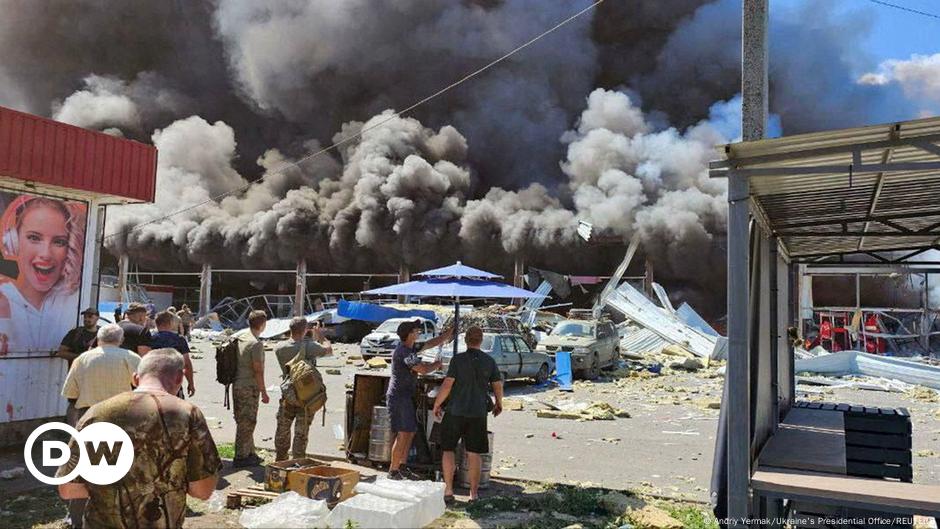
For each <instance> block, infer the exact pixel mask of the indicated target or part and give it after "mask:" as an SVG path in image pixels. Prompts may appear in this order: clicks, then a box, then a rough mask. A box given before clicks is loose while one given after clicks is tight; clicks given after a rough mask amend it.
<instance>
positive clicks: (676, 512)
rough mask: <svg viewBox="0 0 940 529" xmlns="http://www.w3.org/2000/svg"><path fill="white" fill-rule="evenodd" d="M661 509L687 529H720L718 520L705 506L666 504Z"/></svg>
mask: <svg viewBox="0 0 940 529" xmlns="http://www.w3.org/2000/svg"><path fill="white" fill-rule="evenodd" d="M660 507H661V508H662V509H663V510H664V511H666V512H668V513H669V514H670V516H672V517H673V518H675V519H676V520H679V521H680V522H682V526H683V527H686V528H687V529H718V520H716V519H715V516H714V515H713V514H712V513H711V512H710V511H709V510H708V509H707V508H706V507H704V506H701V505H674V504H673V505H670V504H665V505H661V506H660Z"/></svg>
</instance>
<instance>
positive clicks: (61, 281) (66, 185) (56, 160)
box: [0, 107, 157, 445]
mask: <svg viewBox="0 0 940 529" xmlns="http://www.w3.org/2000/svg"><path fill="white" fill-rule="evenodd" d="M156 163H157V150H156V148H155V147H153V146H152V145H145V144H142V143H139V142H136V141H131V140H126V139H123V138H117V137H114V136H111V135H108V134H103V133H100V132H95V131H91V130H86V129H82V128H79V127H74V126H72V125H67V124H64V123H59V122H56V121H52V120H49V119H45V118H41V117H39V116H33V115H30V114H25V113H23V112H17V111H15V110H11V109H8V108H3V107H0V212H2V213H0V230H2V231H3V233H2V241H3V242H2V260H0V297H2V298H3V300H4V301H5V302H6V304H7V305H9V307H10V314H9V315H8V317H5V318H0V403H2V406H3V413H2V414H0V444H2V445H13V444H18V443H22V442H23V440H24V439H25V437H26V435H28V434H29V432H31V431H32V430H33V429H34V428H35V427H36V426H37V425H38V424H40V423H43V422H46V421H48V420H49V419H51V418H56V417H61V416H64V415H65V408H66V401H65V399H63V398H62V397H61V396H60V391H61V387H62V381H63V380H64V378H65V374H66V369H67V362H66V361H65V360H63V359H60V358H57V357H55V356H54V354H55V352H56V351H57V350H58V346H59V343H60V341H61V340H62V337H63V336H64V335H65V333H66V332H68V331H69V330H70V329H71V328H73V327H75V326H76V325H77V324H78V322H79V320H80V316H79V312H80V311H81V310H82V309H83V308H85V307H88V306H92V307H94V306H96V305H97V302H98V283H99V257H100V251H101V246H102V244H101V243H102V238H103V236H104V234H103V229H104V222H105V207H106V206H107V205H112V204H129V203H139V202H152V201H153V198H154V192H155V189H156Z"/></svg>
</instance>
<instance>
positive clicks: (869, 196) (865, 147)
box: [712, 118, 940, 257]
mask: <svg viewBox="0 0 940 529" xmlns="http://www.w3.org/2000/svg"><path fill="white" fill-rule="evenodd" d="M938 142H940V118H926V119H918V120H911V121H904V122H899V123H888V124H882V125H872V126H867V127H858V128H852V129H843V130H834V131H825V132H815V133H811V134H799V135H795V136H789V137H783V138H776V139H769V140H760V141H752V142H742V143H736V144H731V145H726V146H722V147H721V149H722V151H723V152H724V153H725V154H726V156H727V159H726V160H722V161H720V162H714V163H713V164H712V168H713V169H714V170H716V171H721V170H723V168H733V169H741V170H760V169H764V170H773V173H774V174H772V175H766V174H765V175H752V176H750V177H749V178H748V181H749V183H750V193H751V198H752V200H753V202H754V204H755V205H756V207H757V209H758V210H759V211H760V212H761V214H762V215H763V216H764V218H765V219H766V221H767V223H768V224H769V226H768V228H769V229H770V230H771V231H773V232H774V233H775V234H777V235H779V236H780V237H781V241H782V242H783V244H784V246H785V247H786V249H787V252H788V253H789V255H790V256H791V257H798V256H816V255H830V254H836V253H853V252H858V251H874V250H895V249H903V248H924V247H931V246H933V245H934V244H935V243H936V241H937V240H938V237H937V235H936V226H937V225H938V224H940V206H938V204H940V170H936V169H927V170H921V169H918V170H916V171H911V170H890V171H883V172H878V171H877V170H876V168H877V167H878V166H880V165H881V164H883V163H885V162H886V161H887V162H888V163H891V164H901V163H919V162H940V156H937V154H936V153H935V152H929V149H923V148H920V147H918V146H917V145H916V144H917V143H922V144H933V145H934V149H936V146H937V144H938ZM928 147H929V145H928ZM853 151H858V152H859V154H860V158H861V160H860V161H861V166H869V167H868V168H866V172H860V170H859V169H853V170H852V172H851V173H850V171H849V167H853V168H855V167H858V166H859V165H858V164H857V163H856V162H857V161H856V160H854V159H853ZM801 167H825V169H826V170H827V171H828V170H829V169H830V167H832V168H838V169H832V171H833V172H831V173H829V172H827V173H825V174H815V173H805V172H804V173H802V174H800V173H799V172H798V171H797V170H796V168H801ZM904 169H909V167H905V168H904ZM788 170H789V171H791V172H789V173H788ZM878 219H885V220H887V221H888V222H890V223H891V224H893V225H890V224H884V223H881V222H879V221H878ZM898 227H901V228H904V229H907V230H911V231H913V232H916V231H917V230H921V229H923V230H924V231H923V232H922V233H912V234H903V235H902V232H901V231H899V230H898ZM843 233H844V234H845V235H844V236H842V235H839V234H843ZM862 233H865V234H866V235H865V236H861V234H862Z"/></svg>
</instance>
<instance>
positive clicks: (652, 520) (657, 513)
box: [629, 505, 682, 529]
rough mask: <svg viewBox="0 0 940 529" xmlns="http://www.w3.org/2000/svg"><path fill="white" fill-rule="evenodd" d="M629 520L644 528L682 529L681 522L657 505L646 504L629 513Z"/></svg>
mask: <svg viewBox="0 0 940 529" xmlns="http://www.w3.org/2000/svg"><path fill="white" fill-rule="evenodd" d="M629 518H630V521H632V522H633V524H634V525H636V526H637V527H639V528H644V529H682V522H680V521H679V520H676V519H675V518H673V517H672V516H670V515H669V513H667V512H666V511H664V510H662V509H660V508H659V507H654V506H652V505H647V506H646V507H643V508H642V509H640V510H634V511H632V512H631V513H630V514H629Z"/></svg>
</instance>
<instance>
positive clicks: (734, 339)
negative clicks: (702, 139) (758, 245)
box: [722, 0, 769, 527]
mask: <svg viewBox="0 0 940 529" xmlns="http://www.w3.org/2000/svg"><path fill="white" fill-rule="evenodd" d="M767 23H768V0H744V3H743V13H742V17H741V97H742V100H741V135H742V138H743V139H744V141H753V140H760V139H763V138H764V136H766V133H767V106H768V95H767V94H768V86H769V83H768V81H767ZM728 180H729V182H728V184H729V185H728V187H729V189H728V365H727V371H726V373H727V375H726V377H725V384H726V385H728V393H727V394H728V402H727V403H723V404H722V406H724V405H725V404H727V406H728V408H727V410H728V413H727V420H728V423H727V424H726V425H725V426H726V427H727V436H728V439H727V441H728V442H727V446H728V459H727V461H728V510H727V515H728V518H729V519H730V520H731V521H732V523H734V525H736V526H743V527H747V526H748V523H747V520H748V518H750V516H749V514H750V503H751V502H750V481H751V402H750V393H751V389H750V384H751V380H750V373H751V369H750V350H749V349H750V348H749V347H748V343H749V342H750V336H749V335H748V320H749V316H748V305H749V302H748V300H749V292H748V290H749V287H748V282H749V281H750V278H749V275H750V274H749V270H750V266H749V263H748V252H749V248H748V246H749V244H748V241H749V235H748V223H749V222H748V220H749V217H750V215H749V212H750V182H749V181H748V179H747V177H746V176H744V175H741V174H738V173H737V172H734V173H730V172H729V174H728Z"/></svg>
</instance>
